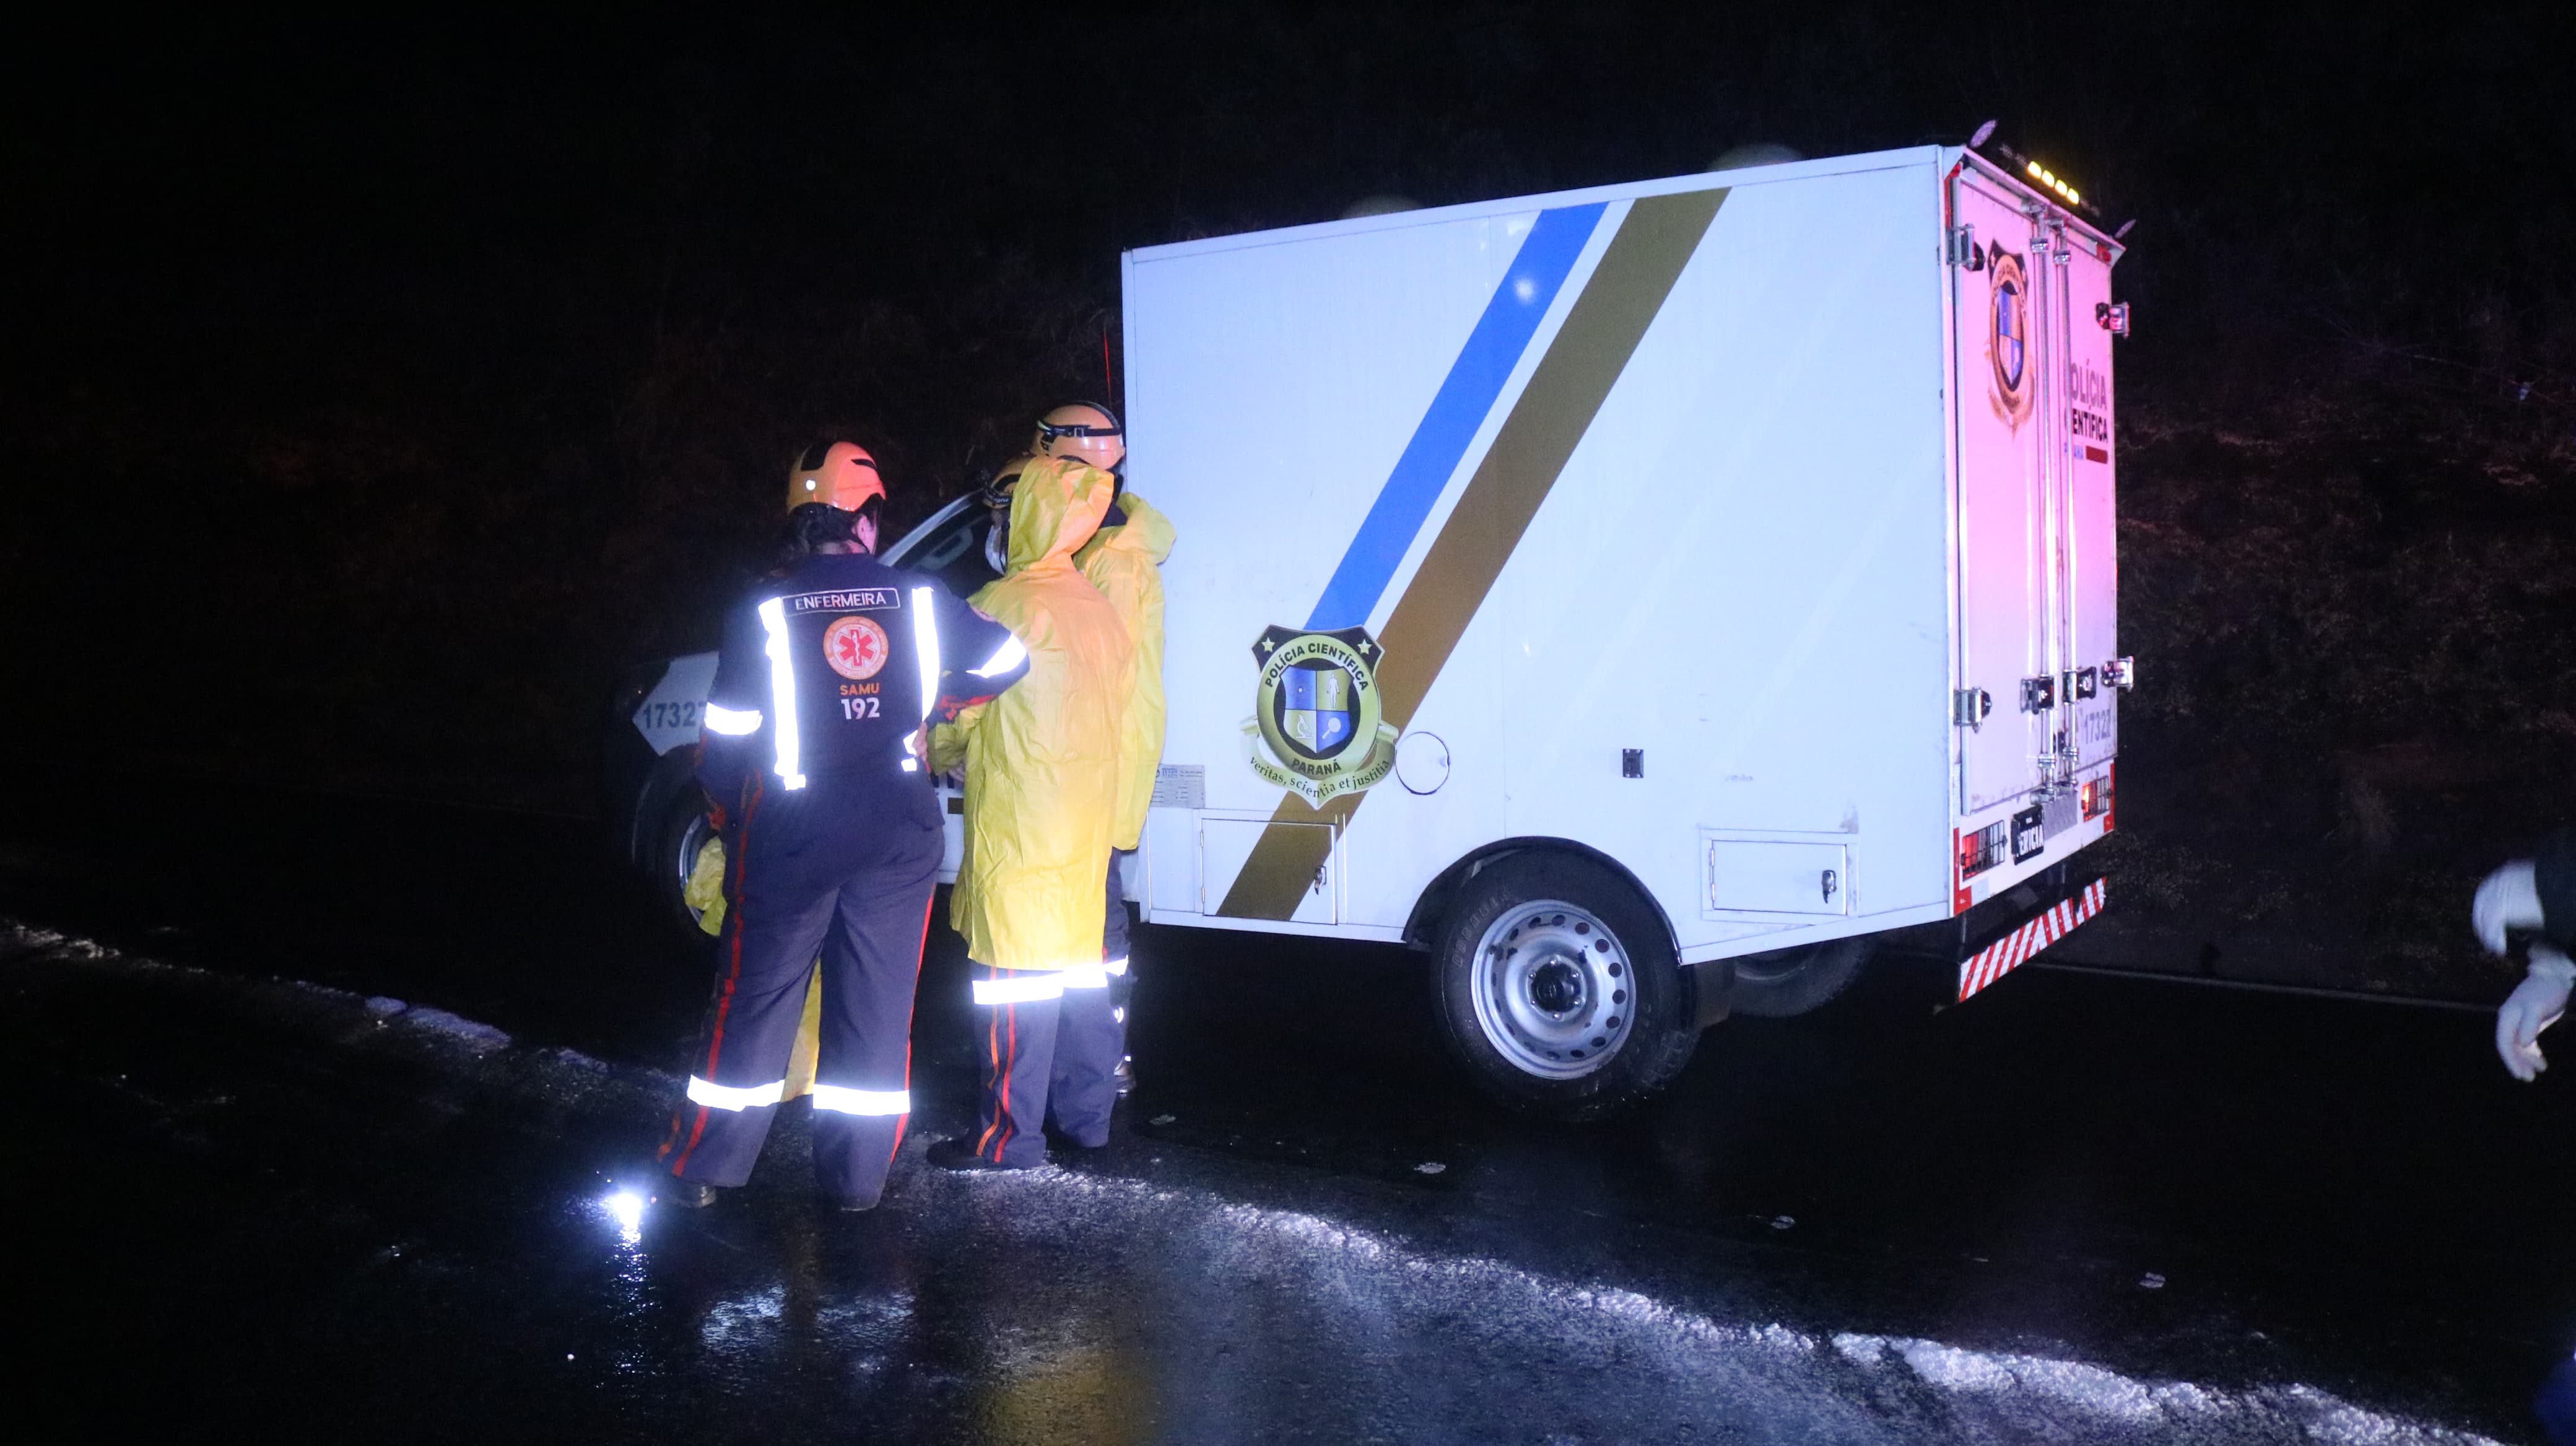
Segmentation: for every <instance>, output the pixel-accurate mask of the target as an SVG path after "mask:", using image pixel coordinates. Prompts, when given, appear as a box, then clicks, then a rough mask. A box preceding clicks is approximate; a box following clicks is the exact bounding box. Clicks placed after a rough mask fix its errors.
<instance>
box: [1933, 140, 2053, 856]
mask: <svg viewBox="0 0 2576 1446" xmlns="http://www.w3.org/2000/svg"><path fill="white" fill-rule="evenodd" d="M1950 224H1951V231H1950V236H1951V242H1950V244H1951V263H1952V264H1951V266H1950V268H1949V275H1950V285H1951V305H1952V317H1951V334H1952V348H1951V358H1950V359H1951V387H1952V391H1951V395H1952V397H1954V398H1955V399H1956V401H1955V403H1954V405H1953V407H1952V414H1953V415H1954V416H1955V417H1956V419H1957V421H1956V425H1957V427H1958V436H1957V439H1956V446H1957V455H1958V468H1959V518H1958V526H1959V558H1958V569H1959V577H1958V587H1959V659H1958V675H1957V688H1958V692H1957V693H1956V694H1955V695H1954V702H1953V709H1954V719H1955V721H1956V722H1957V723H1958V725H1959V727H1960V728H1961V730H1962V732H1961V737H1960V778H1959V788H1960V798H1959V805H1960V811H1961V812H1963V813H1976V812H1979V811H1981V810H1984V809H1987V808H1990V807H1992V806H1993V805H1995V804H1998V803H2003V802H2005V801H2007V800H2010V799H2014V798H2018V797H2020V796H2021V795H2023V794H2026V793H2029V792H2031V791H2033V790H2034V789H2036V788H2037V787H2038V786H2039V781H2040V779H2039V770H2038V767H2037V761H2038V759H2039V758H2040V757H2041V755H2042V753H2043V750H2045V749H2046V748H2047V746H2048V742H2049V731H2050V730H2049V724H2050V721H2051V718H2052V714H2053V712H2054V710H2053V708H2052V707H2050V706H2047V705H2049V704H2050V703H2052V702H2053V697H2050V696H2043V691H2044V690H2043V685H2047V684H2049V681H2050V675H2051V674H2053V673H2054V672H2055V671H2056V669H2055V667H2054V659H2053V651H2054V650H2053V648H2052V643H2053V642H2054V636H2053V635H2054V631H2055V630H2054V628H2053V627H2052V626H2051V613H2052V611H2053V608H2052V604H2053V603H2054V601H2055V598H2054V587H2053V578H2052V576H2051V573H2052V572H2053V569H2052V567H2051V566H2050V560H2051V552H2052V548H2051V541H2052V537H2051V529H2052V526H2053V524H2054V521H2055V509H2054V507H2053V506H2052V493H2053V483H2054V481H2055V468H2056V462H2057V456H2056V452H2057V449H2056V447H2055V446H2054V445H2052V442H2051V439H2050V436H2049V431H2050V428H2049V426H2048V409H2047V407H2046V406H2045V405H2044V402H2043V398H2042V395H2041V394H2042V391H2043V389H2044V379H2045V375H2046V363H2045V358H2044V340H2043V337H2042V335H2041V322H2042V319H2043V318H2044V317H2046V316H2047V315H2048V311H2047V309H2046V307H2045V305H2044V298H2042V297H2041V296H2040V295H2039V294H2038V293H2039V292H2040V291H2041V290H2042V289H2043V288H2044V286H2045V284H2046V282H2047V281H2049V280H2051V279H2053V278H2051V277H2050V276H2049V274H2048V262H2047V259H2046V256H2045V254H2044V253H2043V251H2042V249H2041V247H2040V246H2039V245H2037V244H2034V241H2033V239H2032V238H2033V233H2034V229H2035V228H2034V223H2033V218H2032V217H2031V216H2028V215H2025V214H2024V212H2023V199H2022V198H2021V197H2019V196H2017V195H2015V194H2014V193H2013V192H2012V191H2011V190H2010V189H2009V188H2007V187H2003V186H1999V185H1997V184H1995V183H1994V182H1993V181H1991V180H1990V179H1988V178H1986V177H1983V176H1981V175H1979V174H1978V172H1977V171H1976V170H1975V169H1974V168H1973V166H1971V167H1970V168H1968V169H1965V170H1962V171H1960V172H1959V173H1958V174H1956V175H1955V176H1954V177H1953V178H1952V179H1951V182H1950ZM2043 234H2044V232H2043ZM2048 691H2053V689H2051V690H2048Z"/></svg>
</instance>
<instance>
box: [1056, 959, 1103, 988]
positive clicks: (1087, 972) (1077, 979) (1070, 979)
mask: <svg viewBox="0 0 2576 1446" xmlns="http://www.w3.org/2000/svg"><path fill="white" fill-rule="evenodd" d="M1064 987H1065V988H1067V989H1106V988H1108V987H1109V971H1108V970H1107V969H1105V968H1103V967H1102V966H1100V965H1098V964H1078V965H1076V966H1074V967H1073V968H1071V969H1067V970H1066V971H1064Z"/></svg>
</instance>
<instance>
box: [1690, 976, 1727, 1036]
mask: <svg viewBox="0 0 2576 1446" xmlns="http://www.w3.org/2000/svg"><path fill="white" fill-rule="evenodd" d="M1690 982H1691V1027H1692V1028H1694V1029H1706V1028H1708V1027H1709V1026H1710V1025H1712V1024H1719V1023H1722V1022H1724V1021H1725V1019H1726V1016H1727V1014H1728V1013H1729V1012H1731V1011H1732V1009H1733V1008H1734V1001H1735V961H1734V960H1732V959H1711V960H1709V961H1708V962H1707V963H1705V964H1693V965H1692V966H1690Z"/></svg>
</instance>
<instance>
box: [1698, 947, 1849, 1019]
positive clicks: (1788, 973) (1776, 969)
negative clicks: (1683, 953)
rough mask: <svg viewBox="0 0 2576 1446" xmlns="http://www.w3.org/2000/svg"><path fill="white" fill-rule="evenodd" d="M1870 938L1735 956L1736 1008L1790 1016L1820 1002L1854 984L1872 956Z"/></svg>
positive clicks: (1753, 1014)
mask: <svg viewBox="0 0 2576 1446" xmlns="http://www.w3.org/2000/svg"><path fill="white" fill-rule="evenodd" d="M1870 952H1871V945H1870V941H1869V940H1867V939H1829V940H1827V941H1826V942H1824V943H1822V944H1802V945H1800V946H1798V947H1797V948H1794V949H1774V950H1772V951H1771V952H1770V953H1768V954H1748V955H1745V956H1744V957H1742V958H1740V959H1737V960H1736V961H1735V993H1734V995H1733V997H1732V1003H1733V1006H1734V1009H1733V1012H1734V1013H1737V1014H1742V1015H1747V1016H1750V1017H1752V1018H1755V1019H1787V1018H1789V1017H1790V1016H1792V1015H1797V1014H1804V1013H1806V1012H1807V1011H1808V1010H1810V1009H1816V1008H1820V1007H1822V1006H1823V1005H1824V1003H1825V1001H1827V1000H1829V999H1832V998H1833V997H1834V996H1835V995H1837V994H1840V993H1842V992H1843V991H1844V990H1845V989H1848V988H1850V987H1851V982H1852V981H1853V980H1854V979H1857V978H1859V977H1860V968H1861V966H1862V965H1863V964H1866V963H1868V962H1869V956H1870Z"/></svg>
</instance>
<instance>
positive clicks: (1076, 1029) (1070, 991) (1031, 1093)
mask: <svg viewBox="0 0 2576 1446" xmlns="http://www.w3.org/2000/svg"><path fill="white" fill-rule="evenodd" d="M1123 857H1125V855H1124V854H1120V853H1113V854H1111V855H1110V859H1109V909H1108V913H1107V916H1106V919H1105V924H1104V927H1103V929H1102V931H1101V962H1100V963H1099V964H1097V965H1089V966H1085V967H1082V968H1075V969H1066V970H1062V971H1060V972H1059V971H1051V970H1029V969H996V968H994V967H992V966H991V965H989V964H984V963H980V962H979V963H977V964H976V965H975V966H974V985H973V988H974V991H975V1004H976V1009H975V1013H976V1020H975V1023H976V1027H977V1028H978V1029H979V1030H981V1031H982V1032H983V1039H982V1041H981V1043H982V1045H983V1051H982V1054H983V1059H982V1065H983V1068H982V1071H981V1073H982V1077H983V1085H984V1089H983V1107H982V1109H981V1110H980V1111H979V1112H978V1114H977V1117H976V1120H975V1133H974V1134H973V1135H971V1136H969V1137H968V1140H969V1142H970V1143H972V1144H973V1145H974V1147H975V1153H976V1154H978V1155H981V1156H983V1157H984V1158H986V1159H988V1160H998V1161H1000V1162H1001V1163H1003V1164H1005V1165H1037V1164H1043V1163H1045V1161H1046V1136H1045V1133H1044V1132H1043V1130H1042V1129H1041V1128H1040V1126H1041V1125H1045V1126H1052V1127H1053V1128H1054V1130H1055V1132H1056V1133H1057V1134H1059V1135H1062V1136H1064V1137H1065V1138H1066V1139H1068V1140H1071V1141H1072V1142H1073V1143H1074V1144H1076V1145H1079V1146H1082V1147H1083V1148H1085V1149H1097V1148H1099V1147H1100V1146H1102V1145H1105V1144H1107V1143H1109V1112H1110V1110H1111V1109H1113V1108H1115V1107H1116V1106H1117V1104H1118V1077H1117V1070H1118V1061H1119V1060H1120V1059H1121V1058H1122V1057H1124V1055H1125V1054H1126V1051H1127V991H1126V979H1127V900H1126V898H1125V897H1124V893H1125V891H1124V890H1122V889H1121V888H1120V887H1119V881H1118V864H1119V860H1120V859H1121V858H1123Z"/></svg>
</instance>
